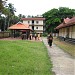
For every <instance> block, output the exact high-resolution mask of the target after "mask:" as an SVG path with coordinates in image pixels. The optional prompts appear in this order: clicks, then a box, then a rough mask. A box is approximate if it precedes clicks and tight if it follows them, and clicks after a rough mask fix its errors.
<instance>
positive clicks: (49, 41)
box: [47, 33, 53, 47]
mask: <svg viewBox="0 0 75 75" xmlns="http://www.w3.org/2000/svg"><path fill="white" fill-rule="evenodd" d="M47 41H48V44H49V46H50V47H52V42H53V36H52V34H51V33H50V34H49V35H48V37H47Z"/></svg>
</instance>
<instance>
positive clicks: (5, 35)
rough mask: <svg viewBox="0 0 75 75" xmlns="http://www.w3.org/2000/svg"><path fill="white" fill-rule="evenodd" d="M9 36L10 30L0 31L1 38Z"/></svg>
mask: <svg viewBox="0 0 75 75" xmlns="http://www.w3.org/2000/svg"><path fill="white" fill-rule="evenodd" d="M9 36H10V33H9V32H4V31H2V32H0V38H7V37H9Z"/></svg>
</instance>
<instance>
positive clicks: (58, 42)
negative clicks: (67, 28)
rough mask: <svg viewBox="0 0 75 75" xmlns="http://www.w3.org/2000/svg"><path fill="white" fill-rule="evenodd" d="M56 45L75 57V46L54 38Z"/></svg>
mask: <svg viewBox="0 0 75 75" xmlns="http://www.w3.org/2000/svg"><path fill="white" fill-rule="evenodd" d="M54 43H55V44H56V45H57V46H58V47H60V48H61V49H63V50H64V51H66V52H67V53H69V54H70V55H71V56H73V57H75V45H74V44H70V43H67V42H64V41H61V40H59V39H57V38H54Z"/></svg>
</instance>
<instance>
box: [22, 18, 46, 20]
mask: <svg viewBox="0 0 75 75" xmlns="http://www.w3.org/2000/svg"><path fill="white" fill-rule="evenodd" d="M21 20H45V18H22V19H21Z"/></svg>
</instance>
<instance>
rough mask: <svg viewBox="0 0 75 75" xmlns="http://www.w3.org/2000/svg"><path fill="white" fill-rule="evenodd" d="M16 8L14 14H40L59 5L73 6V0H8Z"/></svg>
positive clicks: (74, 4)
mask: <svg viewBox="0 0 75 75" xmlns="http://www.w3.org/2000/svg"><path fill="white" fill-rule="evenodd" d="M8 2H9V3H13V4H14V7H15V8H16V9H17V12H16V15H18V14H23V15H38V14H39V15H41V14H43V13H44V12H46V11H48V10H50V9H53V8H59V7H69V8H73V9H74V8H75V0H8Z"/></svg>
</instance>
